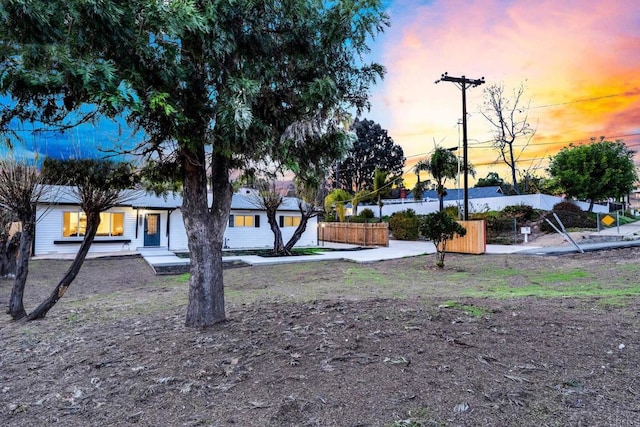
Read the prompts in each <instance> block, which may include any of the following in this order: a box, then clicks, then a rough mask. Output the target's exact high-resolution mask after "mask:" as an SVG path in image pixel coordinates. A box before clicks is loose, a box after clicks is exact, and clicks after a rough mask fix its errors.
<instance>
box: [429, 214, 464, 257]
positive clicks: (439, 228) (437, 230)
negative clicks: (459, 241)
mask: <svg viewBox="0 0 640 427" xmlns="http://www.w3.org/2000/svg"><path fill="white" fill-rule="evenodd" d="M420 232H421V233H422V235H423V236H424V237H425V238H426V239H428V240H431V241H432V242H433V244H434V245H436V265H437V266H438V268H443V267H444V256H445V254H446V252H447V241H449V240H451V239H453V238H454V236H455V235H456V234H457V235H458V236H460V237H463V236H464V235H465V234H467V229H466V228H464V227H463V226H462V225H460V224H459V223H458V222H456V220H455V219H453V218H451V217H450V216H449V215H447V214H446V213H445V212H435V213H431V214H429V215H427V216H425V217H424V220H423V221H422V224H421V225H420Z"/></svg>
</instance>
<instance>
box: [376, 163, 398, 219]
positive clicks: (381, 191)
mask: <svg viewBox="0 0 640 427" xmlns="http://www.w3.org/2000/svg"><path fill="white" fill-rule="evenodd" d="M390 175H391V173H390V172H388V171H383V170H381V169H378V168H376V170H375V172H374V174H373V194H374V195H375V197H376V199H377V200H378V209H379V215H378V217H379V218H382V197H383V196H385V195H386V194H388V193H389V190H390V188H389V187H390V186H391V183H392V182H393V179H391V177H390Z"/></svg>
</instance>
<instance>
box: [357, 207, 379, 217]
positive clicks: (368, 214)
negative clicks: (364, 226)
mask: <svg viewBox="0 0 640 427" xmlns="http://www.w3.org/2000/svg"><path fill="white" fill-rule="evenodd" d="M358 216H359V217H360V218H366V219H371V218H375V217H376V215H375V214H374V213H373V211H372V210H371V209H369V208H364V209H362V210H361V211H360V213H359V214H358Z"/></svg>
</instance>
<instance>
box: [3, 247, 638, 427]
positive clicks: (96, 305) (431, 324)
mask: <svg viewBox="0 0 640 427" xmlns="http://www.w3.org/2000/svg"><path fill="white" fill-rule="evenodd" d="M639 261H640V249H624V250H615V251H602V252H597V253H586V254H579V255H568V256H563V257H536V256H525V255H483V256H463V255H448V256H447V259H446V265H447V266H446V268H445V269H444V270H437V269H434V268H433V267H432V265H433V263H434V259H433V258H432V256H429V257H416V258H408V259H402V260H395V261H386V262H380V263H374V264H367V265H358V264H353V263H346V262H317V263H304V264H292V265H280V266H269V267H242V268H234V269H230V270H227V271H226V272H225V281H226V296H227V309H228V318H229V319H228V321H227V322H224V323H222V324H220V325H218V326H216V327H214V328H211V329H208V330H193V329H189V328H185V327H184V325H183V319H184V312H185V306H186V299H187V287H188V283H187V278H186V276H170V277H169V276H162V277H160V276H155V275H153V273H152V271H151V269H150V268H149V267H148V266H147V265H146V264H145V263H144V261H143V260H142V259H140V258H108V259H93V260H88V261H87V262H86V264H85V266H84V267H83V270H82V271H81V274H80V276H79V277H78V279H77V280H76V282H75V283H73V285H72V286H71V288H70V289H69V292H68V294H67V295H65V296H64V298H63V299H62V300H61V301H60V302H59V303H58V305H57V306H56V307H55V308H54V309H53V310H52V311H51V312H50V313H49V317H48V318H47V319H45V320H42V321H37V322H31V323H27V324H20V323H14V322H11V321H10V319H9V317H8V315H4V314H3V315H2V316H1V317H0V343H1V346H2V347H1V350H0V425H3V426H5V425H6V426H38V425H61V426H111V425H116V426H127V425H140V426H354V427H355V426H394V427H398V426H637V425H640V421H639V420H640V380H639V377H640V375H639V373H638V369H639V368H638V366H639V364H640V335H639V330H640V285H639V284H638V277H640V262H639ZM67 266H68V261H54V260H46V261H45V260H39V261H33V262H32V264H31V268H30V280H29V283H28V284H27V296H26V299H25V304H26V305H27V307H28V308H33V307H34V306H35V305H36V304H37V303H38V302H39V299H40V298H42V297H43V296H44V295H46V293H47V292H48V291H49V290H50V289H51V288H52V287H53V286H54V285H55V282H56V280H58V279H59V278H60V277H62V274H63V272H64V270H65V268H66V267H67ZM10 286H11V281H8V280H0V304H1V305H2V306H3V307H5V306H6V305H7V301H8V297H9V292H10Z"/></svg>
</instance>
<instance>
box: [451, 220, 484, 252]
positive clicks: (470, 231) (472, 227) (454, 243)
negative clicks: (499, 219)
mask: <svg viewBox="0 0 640 427" xmlns="http://www.w3.org/2000/svg"><path fill="white" fill-rule="evenodd" d="M458 223H459V224H460V225H462V226H463V227H464V228H466V229H467V234H466V235H465V236H464V237H460V236H455V237H454V238H453V240H450V241H448V242H447V252H456V253H460V254H476V255H479V254H483V253H485V252H486V251H487V226H486V223H485V221H484V220H478V221H458Z"/></svg>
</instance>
